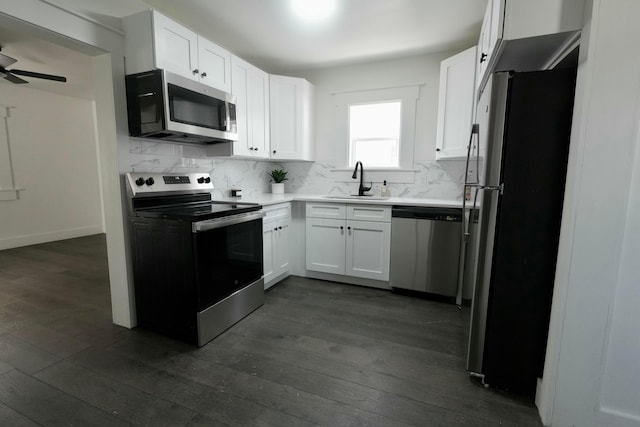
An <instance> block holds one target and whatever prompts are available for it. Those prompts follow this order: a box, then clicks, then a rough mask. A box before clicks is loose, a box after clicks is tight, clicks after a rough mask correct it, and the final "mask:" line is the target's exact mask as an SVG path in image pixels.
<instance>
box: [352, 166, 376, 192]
mask: <svg viewBox="0 0 640 427" xmlns="http://www.w3.org/2000/svg"><path fill="white" fill-rule="evenodd" d="M358 165H360V186H359V187H358V196H365V195H366V194H364V192H365V191H369V190H371V187H373V182H371V185H370V186H369V187H365V186H364V184H363V183H362V180H363V179H364V167H363V166H362V162H361V161H357V162H356V168H355V169H354V170H353V175H351V178H353V179H356V177H357V176H358Z"/></svg>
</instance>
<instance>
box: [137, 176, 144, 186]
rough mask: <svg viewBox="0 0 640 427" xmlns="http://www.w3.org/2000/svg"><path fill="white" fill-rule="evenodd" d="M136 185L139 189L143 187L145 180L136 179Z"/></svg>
mask: <svg viewBox="0 0 640 427" xmlns="http://www.w3.org/2000/svg"><path fill="white" fill-rule="evenodd" d="M136 185H137V186H138V187H142V186H143V185H144V178H143V177H140V178H138V179H136Z"/></svg>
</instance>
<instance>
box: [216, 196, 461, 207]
mask: <svg viewBox="0 0 640 427" xmlns="http://www.w3.org/2000/svg"><path fill="white" fill-rule="evenodd" d="M332 197H342V196H338V195H336V196H329V197H328V196H327V195H319V194H297V193H284V194H271V193H265V194H260V195H254V196H243V197H225V198H216V199H215V200H218V201H225V202H237V203H258V204H260V205H262V206H270V205H276V204H278V203H286V202H325V203H355V204H364V205H383V206H391V205H395V206H425V207H440V208H462V200H448V199H418V198H411V197H389V198H387V199H383V200H381V199H380V198H367V197H362V198H358V197H351V198H349V197H348V196H344V198H332ZM374 197H375V196H374Z"/></svg>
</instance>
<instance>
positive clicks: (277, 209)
mask: <svg viewBox="0 0 640 427" xmlns="http://www.w3.org/2000/svg"><path fill="white" fill-rule="evenodd" d="M262 212H264V217H263V220H264V221H272V220H277V219H281V218H289V219H290V218H291V203H282V204H278V205H272V206H265V207H263V208H262Z"/></svg>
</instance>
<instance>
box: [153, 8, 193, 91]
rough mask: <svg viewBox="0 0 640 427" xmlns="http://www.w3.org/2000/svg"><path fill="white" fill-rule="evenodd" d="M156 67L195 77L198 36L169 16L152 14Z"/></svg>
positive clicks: (191, 77) (190, 77)
mask: <svg viewBox="0 0 640 427" xmlns="http://www.w3.org/2000/svg"><path fill="white" fill-rule="evenodd" d="M153 33H154V40H155V55H156V67H158V68H162V69H165V70H167V71H170V72H172V73H175V74H179V75H181V76H184V77H187V78H189V79H197V71H194V70H197V69H198V36H197V34H196V33H194V32H193V31H191V30H189V29H188V28H186V27H183V26H182V25H180V24H178V23H176V22H174V21H172V20H170V19H169V18H167V17H165V16H163V15H160V14H159V13H155V12H154V14H153Z"/></svg>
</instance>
